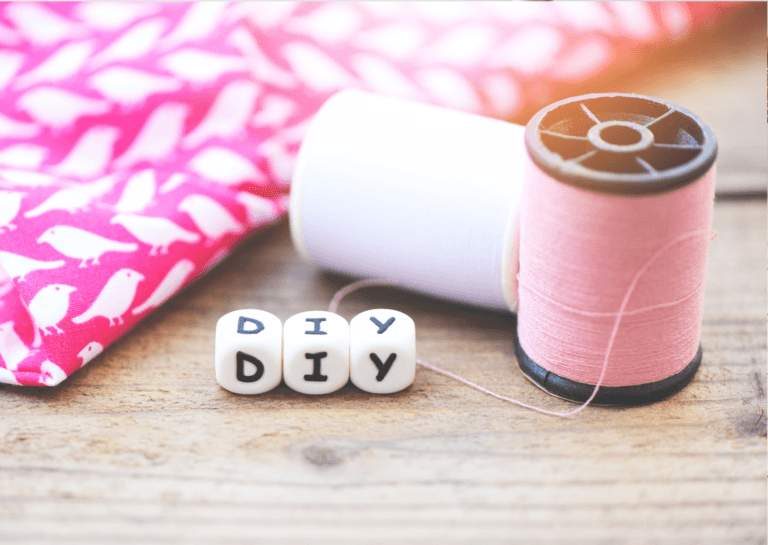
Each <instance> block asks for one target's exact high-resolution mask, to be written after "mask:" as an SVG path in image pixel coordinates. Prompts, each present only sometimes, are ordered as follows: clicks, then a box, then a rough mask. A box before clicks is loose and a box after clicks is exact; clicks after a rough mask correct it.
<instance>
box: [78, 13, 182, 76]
mask: <svg viewBox="0 0 768 545" xmlns="http://www.w3.org/2000/svg"><path fill="white" fill-rule="evenodd" d="M166 24H167V19H165V18H164V17H155V18H154V19H150V20H148V21H144V22H141V23H139V24H137V25H135V26H133V27H132V28H130V29H128V30H127V31H126V32H125V33H123V34H121V35H120V37H119V38H118V39H116V40H115V41H114V42H112V43H111V44H109V45H108V46H107V47H105V48H104V49H102V50H101V51H99V52H98V53H97V54H96V55H94V57H93V58H92V59H91V62H90V63H89V67H90V68H91V69H95V68H98V67H99V66H104V65H105V64H110V63H113V62H115V61H125V60H130V59H138V58H140V57H143V56H144V55H146V54H147V53H149V52H150V51H151V50H152V48H153V47H154V46H155V44H156V43H157V40H158V39H159V38H160V36H162V35H163V32H164V31H165V27H166Z"/></svg>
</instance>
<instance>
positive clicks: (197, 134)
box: [182, 80, 259, 149]
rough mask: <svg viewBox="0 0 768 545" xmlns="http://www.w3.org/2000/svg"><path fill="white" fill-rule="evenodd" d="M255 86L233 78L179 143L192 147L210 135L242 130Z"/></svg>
mask: <svg viewBox="0 0 768 545" xmlns="http://www.w3.org/2000/svg"><path fill="white" fill-rule="evenodd" d="M258 94H259V88H258V87H257V86H256V84H254V83H252V82H250V81H247V80H237V81H233V82H232V83H230V84H229V85H227V86H226V87H224V89H222V90H221V91H220V92H219V94H218V95H217V96H216V100H215V101H214V102H213V105H212V106H211V107H210V109H209V110H208V113H206V114H205V118H203V120H202V121H201V122H200V124H199V125H197V127H195V129H194V130H193V131H192V132H191V133H189V134H188V135H187V136H186V137H184V141H183V142H182V147H184V148H187V149H189V148H195V147H197V146H199V145H200V144H203V143H204V142H206V141H207V140H209V139H210V138H214V137H217V136H218V137H220V138H225V139H226V138H231V137H233V136H236V135H238V134H240V133H242V132H244V130H245V125H246V123H248V118H249V117H250V115H251V112H252V111H253V106H254V103H255V101H256V97H257V96H258Z"/></svg>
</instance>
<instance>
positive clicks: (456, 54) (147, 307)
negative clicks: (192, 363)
mask: <svg viewBox="0 0 768 545" xmlns="http://www.w3.org/2000/svg"><path fill="white" fill-rule="evenodd" d="M693 4H695V3H692V4H678V3H657V4H646V3H621V2H615V3H594V4H589V5H586V4H580V5H569V4H568V3H565V2H563V3H554V4H544V3H531V4H527V3H518V2H466V3H465V2H454V3H447V4H446V3H431V2H414V3H409V2H403V3H399V2H384V3H381V2H365V3H353V2H351V3H322V2H319V3H309V2H307V3H305V2H263V3H262V2H255V3H245V2H244V3H225V2H221V3H219V2H200V3H140V2H139V3H133V2H126V3H121V2H115V3H112V2H110V3H98V2H94V3H89V2H85V3H68V2H62V3H45V2H42V3H17V2H11V3H0V382H5V383H9V384H22V385H49V386H52V385H55V384H58V383H60V382H61V381H62V380H64V379H65V378H66V377H67V376H68V375H70V374H71V373H73V372H74V371H76V370H77V369H79V368H80V367H81V366H83V365H85V364H86V363H87V362H89V361H90V360H92V359H93V358H94V357H96V356H97V355H98V354H100V353H101V352H102V351H103V350H105V349H106V348H107V347H108V346H109V344H111V343H112V342H113V341H114V340H116V339H117V338H118V337H120V336H121V335H123V334H125V333H126V332H127V331H128V330H129V329H130V328H131V327H132V326H134V325H135V324H136V323H137V322H138V321H139V320H140V319H142V318H143V317H144V316H146V315H147V314H148V313H149V312H150V311H151V310H152V309H154V308H157V307H158V306H160V305H161V304H163V303H164V302H165V301H167V300H168V299H169V298H171V297H172V296H173V295H174V294H175V293H176V292H178V291H179V290H180V289H182V288H183V287H184V286H185V285H187V284H188V283H189V282H191V281H193V280H194V279H195V278H196V277H198V276H199V275H200V274H202V273H203V272H205V271H206V270H207V269H208V268H210V267H212V266H214V265H215V264H216V263H218V262H220V261H221V260H222V259H223V258H224V257H225V256H226V255H227V254H228V253H229V251H230V250H231V248H232V247H233V246H235V245H236V244H237V243H238V242H239V241H241V240H242V239H243V238H244V237H246V236H247V235H248V234H249V233H251V232H253V230H255V229H259V228H261V227H263V226H265V225H268V224H270V223H272V222H274V221H276V220H278V219H280V218H281V217H282V216H283V215H284V214H285V213H286V203H287V198H286V197H287V193H288V189H289V182H290V178H291V175H292V171H293V165H294V161H295V157H296V153H297V150H298V148H299V145H300V143H301V139H302V137H303V135H304V133H305V131H306V129H307V127H308V125H309V122H310V120H311V118H312V116H313V115H314V113H315V112H316V111H317V109H318V108H319V107H320V106H321V105H322V103H323V102H324V100H325V99H327V98H328V97H329V96H330V95H331V94H333V93H334V92H335V91H337V90H339V89H343V88H346V87H359V88H363V89H366V90H369V91H374V92H378V93H383V94H388V95H394V96H400V97H404V98H410V99H414V100H421V101H426V102H431V103H434V104H438V105H442V106H447V107H451V108H458V109H462V110H465V111H469V112H474V113H478V114H484V115H491V116H496V117H509V116H511V115H514V114H515V113H516V112H520V111H522V110H523V109H524V108H526V107H530V105H531V104H534V105H538V104H539V102H540V101H542V100H545V101H552V100H555V99H559V98H563V97H562V96H560V95H558V89H560V88H561V87H562V84H563V83H578V82H583V81H588V80H589V79H590V78H593V77H594V76H596V75H599V74H601V73H605V72H606V71H608V70H610V69H611V67H614V66H616V65H617V64H618V63H620V62H625V63H626V62H632V61H633V60H636V59H638V58H640V57H641V56H642V55H643V54H644V52H646V51H649V50H650V49H651V48H653V47H657V46H658V45H659V44H665V43H666V44H669V43H674V42H675V41H679V40H682V39H686V38H687V37H689V36H691V35H693V34H695V31H696V29H697V28H698V25H699V24H701V25H711V24H712V21H714V20H716V19H717V18H722V17H726V16H727V12H728V11H729V9H730V8H723V7H720V8H713V7H708V5H707V4H706V3H702V5H701V6H697V5H693Z"/></svg>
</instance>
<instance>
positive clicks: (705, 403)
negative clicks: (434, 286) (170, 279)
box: [0, 5, 768, 545]
mask: <svg viewBox="0 0 768 545" xmlns="http://www.w3.org/2000/svg"><path fill="white" fill-rule="evenodd" d="M762 9H763V14H764V13H765V7H764V5H763V8H762ZM758 30H759V32H758V33H759V42H760V44H761V45H760V50H759V51H757V49H754V48H751V47H747V46H749V43H748V44H746V46H745V47H743V48H742V50H741V51H742V56H740V57H739V58H738V61H736V60H733V58H732V59H731V60H732V61H733V62H730V63H728V67H727V69H725V70H724V75H720V76H718V74H717V71H715V72H713V74H712V79H713V81H709V82H707V84H706V85H705V84H704V83H701V82H700V81H696V80H695V76H694V75H695V74H696V71H695V70H694V71H693V72H692V73H693V74H694V75H690V74H689V76H688V79H687V80H686V79H685V77H683V76H680V75H679V74H678V75H677V76H676V77H677V78H683V80H685V81H688V83H687V84H684V83H679V84H676V85H674V86H672V87H666V88H665V87H664V85H663V82H660V80H658V79H654V78H648V79H645V80H642V79H640V78H638V80H637V81H636V85H635V86H634V87H633V88H634V89H635V90H636V91H637V92H648V90H654V89H658V90H659V93H658V94H666V95H667V96H664V97H663V98H669V99H674V100H677V101H678V102H680V103H682V104H684V105H686V106H688V107H690V108H691V109H693V110H694V111H697V113H699V114H700V115H701V116H702V117H703V118H704V119H708V116H710V117H711V118H712V119H716V120H718V121H717V123H718V124H719V126H718V127H717V129H716V130H717V134H718V137H719V138H720V141H721V144H722V145H721V161H720V165H721V170H720V172H719V175H720V179H721V180H726V182H723V185H719V186H718V187H719V190H720V192H721V196H722V198H721V201H720V202H718V203H717V204H716V205H715V215H714V228H715V229H716V230H717V231H718V233H719V236H718V237H717V238H716V239H715V240H714V241H713V242H712V244H711V247H710V258H709V276H708V279H707V286H706V297H705V313H704V324H703V334H702V344H703V346H704V360H703V363H702V366H701V369H700V370H699V372H698V374H697V375H696V377H695V378H694V380H693V382H692V383H691V384H690V385H689V386H687V387H686V388H685V389H684V390H683V391H681V392H680V393H679V394H677V395H675V396H672V397H670V398H668V399H666V400H663V401H661V402H658V403H655V404H652V405H648V406H642V407H618V408H616V407H614V408H606V407H591V408H589V409H587V410H586V411H584V412H582V413H581V414H579V415H578V416H577V417H574V418H570V419H558V418H552V417H547V416H543V415H540V414H536V413H532V412H529V411H524V410H521V409H518V408H516V407H514V406H512V405H509V404H505V403H503V402H500V401H498V400H496V399H493V398H491V397H489V396H486V395H483V394H481V393H479V392H477V391H475V390H472V389H469V388H467V387H465V386H463V385H461V384H459V383H457V382H455V381H452V380H451V379H448V378H446V377H444V376H441V375H437V374H434V373H432V372H429V371H427V370H425V369H418V371H417V375H416V381H415V383H414V384H413V386H411V387H410V388H409V389H408V390H406V391H404V392H401V393H399V394H395V395H391V396H373V395H369V394H366V393H364V392H361V391H359V390H357V389H356V388H354V387H352V386H347V387H345V388H343V389H342V390H340V391H339V392H337V393H334V394H331V395H328V396H321V397H308V396H303V395H300V394H298V393H296V392H293V391H291V390H289V389H288V388H287V387H285V386H280V387H278V388H277V389H276V390H274V391H272V392H270V393H268V394H265V395H261V396H257V397H246V396H237V395H233V394H230V393H229V392H227V391H225V390H223V389H221V388H220V387H219V386H218V385H217V383H216V381H215V379H214V375H213V345H214V326H215V323H216V320H217V319H218V318H219V316H221V315H222V314H224V313H226V312H228V311H230V310H234V309H237V308H262V309H264V310H267V311H269V312H272V313H274V314H276V315H277V316H278V317H280V318H281V319H283V320H285V319H286V318H288V317H289V316H291V315H293V314H295V313H297V312H300V311H304V310H310V309H322V308H325V307H326V306H327V304H328V301H329V299H330V297H331V295H332V294H333V293H334V292H335V291H336V290H337V289H338V288H340V287H342V286H343V285H345V284H346V283H347V282H348V281H349V279H347V278H343V277H340V276H335V275H330V274H327V273H322V272H320V271H317V270H315V269H313V268H312V267H310V266H308V265H306V264H304V263H302V262H300V261H299V260H298V258H297V257H296V255H295V253H294V252H293V250H292V248H291V244H290V238H289V235H288V229H287V225H286V223H285V222H283V223H281V224H279V225H277V226H275V227H274V228H272V229H270V230H268V231H265V232H263V233H261V234H258V235H256V236H255V237H254V238H252V239H250V240H249V241H247V242H246V243H245V244H244V245H243V246H241V247H240V248H239V249H238V250H237V251H235V252H234V253H233V254H232V255H231V256H230V257H229V258H228V259H227V260H225V261H224V263H223V264H221V265H220V266H219V267H218V268H216V269H215V270H214V271H212V272H211V273H209V274H208V275H207V276H205V277H203V278H202V279H200V280H199V281H197V282H196V283H195V284H193V285H192V286H191V287H190V288H188V289H187V290H185V291H184V292H182V293H181V294H180V295H178V296H177V297H175V298H174V299H173V300H172V301H171V302H169V303H168V304H166V305H165V306H164V307H162V308H161V309H159V310H158V311H156V312H155V313H154V314H153V315H151V316H150V317H149V318H148V319H146V320H145V321H144V322H142V323H141V324H140V325H139V326H138V327H136V328H135V329H134V330H133V331H132V332H131V333H129V334H128V335H126V336H125V337H124V338H122V339H121V340H120V341H118V342H117V343H115V344H114V345H113V346H112V347H110V348H109V349H108V350H106V351H105V352H104V354H103V355H102V356H100V357H99V358H98V359H96V360H94V361H93V362H91V363H90V364H89V365H88V366H86V367H85V368H84V369H82V370H81V371H79V372H77V373H76V374H75V375H74V376H72V377H71V378H70V379H68V380H67V381H65V383H63V384H62V385H60V386H58V387H56V388H48V389H44V388H20V387H10V386H5V387H2V388H0V438H2V439H0V542H2V543H16V542H36V543H112V542H116V543H117V542H119V543H134V542H136V543H139V542H141V543H247V542H262V541H269V542H286V543H310V542H311V543H339V542H343V543H362V542H365V543H391V542H393V541H395V540H397V541H398V542H402V543H454V542H463V543H556V542H557V543H566V542H567V543H585V544H587V543H589V544H612V545H613V544H619V543H670V544H673V543H674V544H686V543H690V544H702V543H723V544H759V543H766V394H765V392H766V388H768V385H767V384H766V323H765V309H766V282H765V265H766V260H765V249H766V221H767V218H766V203H765V200H764V198H759V197H760V191H761V190H764V188H765V181H766V166H765V163H766V157H765V149H766V148H765V144H766V125H764V124H763V122H762V119H763V116H764V115H765V110H764V109H762V108H764V106H762V105H763V104H765V103H764V102H763V101H764V99H765V88H764V87H762V86H763V85H764V84H765V80H764V79H763V71H764V70H765V64H764V63H765V56H764V55H765V50H764V49H763V48H764V45H762V44H764V42H763V41H762V39H763V38H762V36H764V33H765V16H764V15H763V19H762V29H758ZM745 36H746V37H747V38H748V39H752V38H750V36H751V35H750V34H749V33H748V32H745ZM747 38H745V39H747ZM756 39H757V38H755V40H756ZM725 49H727V48H725ZM710 53H711V52H710ZM758 53H759V54H758ZM726 54H732V53H728V52H727V51H726ZM750 55H751V56H750ZM758 57H759V59H760V61H759V62H758V61H755V60H754V59H757V58H758ZM750 59H751V60H750ZM707 62H710V65H711V63H713V62H715V61H711V59H710V60H709V61H707V60H706V59H704V60H702V65H703V66H708V65H707ZM753 78H754V80H755V81H758V80H759V82H760V86H761V88H760V90H759V91H756V90H754V89H752V88H749V85H752V84H751V83H748V82H751V81H753ZM726 80H727V81H726ZM729 82H730V83H729ZM729 85H730V87H728V86H729ZM739 86H741V90H743V96H744V97H755V98H754V100H758V99H759V102H760V104H761V106H760V109H759V112H757V113H759V116H760V120H761V122H760V123H757V124H756V123H753V122H752V121H751V117H750V118H748V119H746V118H745V120H743V121H744V122H743V123H737V122H736V121H738V120H740V119H741V117H740V116H743V115H745V114H744V113H743V112H744V111H747V110H749V108H750V107H751V106H749V104H747V102H749V100H752V99H749V100H747V99H744V100H742V101H740V100H738V99H737V98H736V97H738V96H740V95H739V92H740V88H739ZM745 86H747V87H745ZM726 87H728V88H729V89H730V93H731V94H732V97H733V98H734V100H731V101H730V102H729V103H725V102H719V101H715V100H708V99H707V98H706V97H710V98H711V97H712V96H713V94H714V95H715V96H716V95H717V93H725V91H723V89H725V88H726ZM694 104H695V106H694ZM750 104H751V103H750ZM729 112H730V114H729ZM729 115H730V116H731V117H732V118H733V119H735V120H736V121H733V119H732V121H733V122H729V121H728V119H729ZM713 125H714V123H713ZM755 141H758V142H761V144H760V145H755V144H754V142H755ZM738 142H742V143H749V144H748V145H746V144H745V145H744V146H741V147H740V146H739V145H738ZM726 144H727V145H726ZM723 150H731V151H723ZM737 150H738V153H737ZM734 154H735V155H734ZM728 180H730V181H728ZM756 195H757V196H758V198H755V196H756ZM374 307H389V308H394V309H397V310H401V311H403V312H406V313H407V314H409V315H411V316H412V317H413V318H414V320H415V322H416V327H417V350H418V355H419V357H421V358H422V359H424V360H425V361H427V362H430V363H433V364H435V365H438V366H440V367H443V368H445V369H449V370H451V371H453V372H455V373H458V374H460V375H462V376H464V377H466V378H467V379H469V380H472V381H475V382H477V383H480V384H482V385H486V386H489V387H491V388H492V389H494V390H496V391H498V392H500V393H503V394H505V395H508V396H512V397H515V398H519V399H522V400H525V401H528V402H531V403H535V404H537V405H540V406H543V407H547V408H550V409H554V410H562V409H565V408H567V407H569V406H570V405H569V404H567V403H565V402H563V401H561V400H558V399H556V398H553V397H550V396H548V395H546V394H544V393H543V392H541V391H540V390H538V389H537V388H535V387H533V386H532V385H531V383H530V382H528V381H527V380H526V379H525V378H524V377H523V375H522V374H521V373H520V372H519V370H518V368H517V363H516V361H515V357H514V355H513V346H512V334H513V330H514V327H515V321H514V317H513V316H512V315H509V314H502V313H489V312H483V311H479V310H475V309H472V308H468V307H462V306H457V305H451V304H447V303H442V302H439V301H435V300H432V299H428V298H425V297H420V296H417V295H413V294H408V293H403V292H398V291H395V290H391V289H381V288H378V289H370V290H366V291H363V292H359V293H357V294H354V295H352V296H350V297H349V299H348V300H346V301H345V302H344V303H343V304H342V306H341V309H340V313H341V314H343V315H344V316H345V317H347V318H351V317H352V316H354V315H355V314H356V313H358V312H361V311H363V310H365V309H368V308H374Z"/></svg>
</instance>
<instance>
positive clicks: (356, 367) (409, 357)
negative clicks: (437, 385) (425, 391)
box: [349, 309, 416, 394]
mask: <svg viewBox="0 0 768 545" xmlns="http://www.w3.org/2000/svg"><path fill="white" fill-rule="evenodd" d="M349 357H350V379H351V380H352V384H354V385H355V386H357V387H358V388H360V389H361V390H365V391H366V392H370V393H372V394H392V393H395V392H399V391H400V390H403V389H405V388H407V387H408V386H410V385H411V384H413V379H414V378H415V376H416V325H415V324H414V322H413V320H412V319H411V318H410V316H408V315H406V314H403V313H402V312H397V311H396V310H388V309H374V310H367V311H365V312H362V313H360V314H358V315H357V316H355V317H354V318H352V321H351V322H350V323H349Z"/></svg>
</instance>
